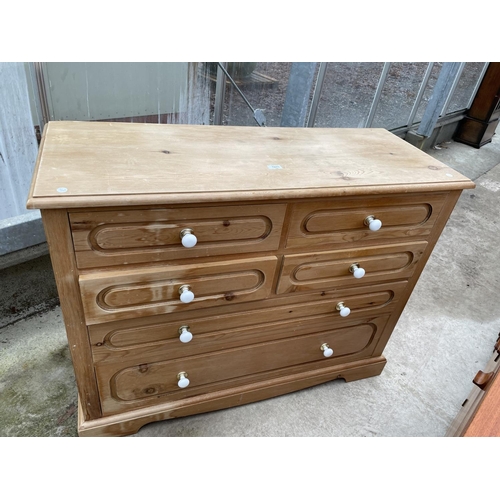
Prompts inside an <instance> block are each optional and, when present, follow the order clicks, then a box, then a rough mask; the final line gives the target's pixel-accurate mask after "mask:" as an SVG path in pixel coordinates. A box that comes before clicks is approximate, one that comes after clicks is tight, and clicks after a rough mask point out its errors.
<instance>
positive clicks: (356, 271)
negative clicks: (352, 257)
mask: <svg viewBox="0 0 500 500" xmlns="http://www.w3.org/2000/svg"><path fill="white" fill-rule="evenodd" d="M349 271H351V273H352V274H353V275H354V277H355V278H356V279H358V280H359V279H360V278H362V277H363V276H364V275H365V270H364V269H363V268H362V267H359V264H353V265H352V266H351V267H350V268H349Z"/></svg>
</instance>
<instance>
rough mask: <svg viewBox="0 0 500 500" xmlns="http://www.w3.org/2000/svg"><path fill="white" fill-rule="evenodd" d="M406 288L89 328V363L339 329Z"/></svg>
mask: <svg viewBox="0 0 500 500" xmlns="http://www.w3.org/2000/svg"><path fill="white" fill-rule="evenodd" d="M406 285H407V282H406V281H401V282H396V283H384V284H379V285H371V286H366V287H360V288H359V289H345V290H343V291H342V292H337V293H335V294H333V295H332V296H330V297H328V298H326V299H324V300H317V301H314V302H308V303H300V304H286V305H281V306H278V307H270V308H267V309H258V310H255V311H249V312H241V313H232V314H224V315H218V316H209V317H202V318H194V319H193V318H191V317H189V315H185V314H184V315H183V314H176V315H175V316H176V318H172V317H170V316H162V317H160V318H157V317H155V318H146V319H142V320H133V321H132V320H128V321H124V322H113V323H106V324H102V325H92V326H90V327H89V333H90V341H91V344H92V353H93V358H94V362H95V363H96V365H101V364H106V363H117V362H124V361H126V362H127V363H137V364H140V363H141V362H142V360H144V359H149V360H152V361H159V360H167V359H175V358H181V357H187V356H193V355H197V354H204V353H208V352H214V351H219V350H223V349H228V348H234V347H242V346H245V345H250V344H255V343H259V342H263V341H268V340H278V339H281V338H286V337H292V336H296V335H300V334H305V333H314V332H315V331H317V329H320V328H321V329H325V328H326V329H328V328H329V327H332V326H339V327H340V326H343V325H346V324H349V323H350V322H351V321H352V320H353V319H354V320H357V319H358V318H360V317H363V316H366V315H370V314H371V315H373V314H374V313H375V312H376V314H380V313H382V312H383V313H389V312H391V311H392V309H393V308H394V305H395V304H396V303H397V302H398V300H399V297H400V295H401V293H402V292H403V290H404V289H405V288H406ZM339 302H343V303H344V304H345V307H349V308H350V310H351V313H350V314H349V315H348V316H346V317H342V316H340V313H339V311H338V310H337V308H336V305H337V304H338V303H339ZM185 331H188V332H189V333H190V334H191V335H192V338H191V340H188V341H187V342H186V338H185V336H184V337H183V340H184V342H182V341H181V340H180V337H181V334H182V333H183V332H185ZM187 338H188V339H189V335H188V336H187Z"/></svg>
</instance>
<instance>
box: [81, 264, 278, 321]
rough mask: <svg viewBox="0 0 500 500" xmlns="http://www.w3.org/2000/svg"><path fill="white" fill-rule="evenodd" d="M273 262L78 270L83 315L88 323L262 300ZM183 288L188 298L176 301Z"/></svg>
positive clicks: (265, 292) (266, 292)
mask: <svg viewBox="0 0 500 500" xmlns="http://www.w3.org/2000/svg"><path fill="white" fill-rule="evenodd" d="M276 262H277V258H276V257H275V256H268V257H258V258H254V259H239V260H230V261H222V262H215V263H199V264H191V265H168V266H153V267H148V268H130V269H129V270H127V271H106V272H93V273H89V274H83V275H81V276H80V278H79V282H80V292H81V295H82V300H83V307H84V311H85V319H86V321H87V324H89V325H92V324H95V323H99V322H105V321H115V320H120V319H127V318H139V317H144V316H149V315H154V314H164V313H169V312H175V311H192V310H196V309H200V308H206V307H213V306H217V305H221V304H229V303H231V304H237V303H240V302H246V301H252V300H260V299H264V298H266V297H267V296H268V295H269V294H270V293H271V286H272V282H273V277H274V272H275V268H276ZM184 291H187V292H189V293H190V294H192V295H191V297H189V298H191V301H190V302H183V301H182V300H181V299H182V298H183V294H184ZM193 296H194V298H192V297H193ZM186 300H188V299H186Z"/></svg>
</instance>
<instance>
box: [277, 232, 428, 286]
mask: <svg viewBox="0 0 500 500" xmlns="http://www.w3.org/2000/svg"><path fill="white" fill-rule="evenodd" d="M426 246H427V242H425V241H419V242H414V243H413V242H412V243H401V244H397V245H381V246H376V247H365V248H361V249H350V250H335V251H333V252H317V253H311V254H300V255H286V256H285V257H284V263H283V267H282V270H281V275H280V279H279V282H278V287H277V291H276V293H278V294H280V293H290V292H306V291H311V290H318V289H323V288H324V289H329V288H332V287H336V286H345V285H350V286H355V285H358V284H359V285H363V284H365V283H373V282H379V281H387V280H395V279H401V278H408V277H409V276H411V275H412V274H413V272H414V271H415V268H416V266H417V264H418V262H419V261H420V259H421V257H422V255H423V253H424V250H425V248H426ZM353 266H356V267H357V268H361V270H363V271H364V275H363V276H361V278H360V279H357V278H356V277H355V273H354V272H352V271H354V269H355V268H354V267H353Z"/></svg>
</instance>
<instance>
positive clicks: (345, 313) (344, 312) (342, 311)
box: [336, 302, 351, 318]
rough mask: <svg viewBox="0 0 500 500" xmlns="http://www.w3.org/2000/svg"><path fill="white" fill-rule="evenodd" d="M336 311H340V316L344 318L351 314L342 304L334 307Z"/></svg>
mask: <svg viewBox="0 0 500 500" xmlns="http://www.w3.org/2000/svg"><path fill="white" fill-rule="evenodd" d="M336 309H337V311H340V315H341V316H342V317H343V318H345V317H347V316H349V314H351V310H350V309H349V308H348V307H346V306H345V305H344V303H343V302H339V303H338V304H337V307H336Z"/></svg>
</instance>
